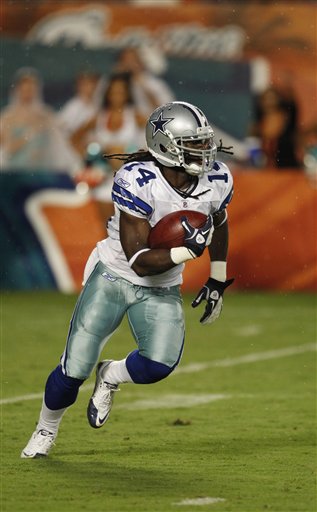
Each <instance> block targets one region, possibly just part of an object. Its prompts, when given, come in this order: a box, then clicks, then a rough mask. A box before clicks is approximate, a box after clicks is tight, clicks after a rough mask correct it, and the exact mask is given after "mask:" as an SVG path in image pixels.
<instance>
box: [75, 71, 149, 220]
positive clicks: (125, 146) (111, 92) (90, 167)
mask: <svg viewBox="0 0 317 512" xmlns="http://www.w3.org/2000/svg"><path fill="white" fill-rule="evenodd" d="M146 120H147V119H146V118H145V117H144V116H143V115H142V114H141V113H140V112H139V110H138V109H137V108H136V107H135V105H134V102H133V98H132V93H131V82H130V75H129V74H127V73H120V74H115V75H113V76H112V77H111V78H110V80H109V82H108V85H107V88H106V91H105V93H104V98H103V103H102V108H101V111H100V112H99V114H98V115H97V116H96V119H95V121H94V123H93V124H94V126H92V123H89V124H87V126H86V128H87V129H86V130H84V128H82V129H81V130H80V132H81V137H82V140H81V146H82V147H85V148H86V157H85V160H86V168H85V169H84V170H83V171H82V172H81V173H80V174H79V175H78V176H77V181H85V182H86V183H88V184H89V185H90V186H93V187H94V189H93V196H94V197H95V199H96V200H97V202H98V204H99V207H100V211H101V214H102V216H103V219H104V218H105V214H104V204H105V203H106V205H105V206H106V211H108V207H107V203H109V202H111V188H112V178H113V174H114V172H115V171H116V170H117V169H118V168H119V167H120V166H121V165H122V162H120V160H116V159H109V160H107V161H105V160H104V159H103V158H102V155H103V154H104V153H107V154H111V153H130V152H133V151H136V150H138V149H140V148H144V147H145V146H146V142H145V136H144V126H145V123H146ZM102 166H103V171H102V170H101V169H102ZM105 166H107V167H106V168H105Z"/></svg>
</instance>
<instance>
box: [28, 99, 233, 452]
mask: <svg viewBox="0 0 317 512" xmlns="http://www.w3.org/2000/svg"><path fill="white" fill-rule="evenodd" d="M146 139H147V145H148V149H147V150H146V151H143V150H142V151H139V152H138V153H135V154H133V155H121V156H120V155H119V157H121V158H123V159H124V163H123V165H122V167H121V168H120V169H119V171H118V172H117V173H116V175H115V177H114V183H113V192H112V198H113V202H114V206H115V213H114V215H113V217H112V218H111V220H110V221H109V223H108V238H106V239H105V240H102V241H100V242H99V243H98V244H97V247H96V248H95V249H94V250H93V252H92V254H91V255H90V257H89V259H88V262H87V264H86V268H85V272H84V287H83V290H82V292H81V294H80V296H79V299H78V302H77V305H76V307H75V310H74V313H73V317H72V320H71V323H70V329H69V333H68V338H67V343H66V348H65V351H64V354H63V356H62V358H61V362H60V364H59V365H58V366H57V367H56V368H55V369H54V370H53V371H52V373H51V374H50V375H49V377H48V380H47V383H46V387H45V394H44V399H43V403H42V409H41V413H40V417H39V421H38V424H37V428H36V431H35V432H34V433H33V434H32V437H31V439H30V441H29V443H28V444H27V446H26V447H25V448H24V449H23V451H22V454H21V457H22V458H35V457H40V456H45V455H47V454H48V453H49V450H50V449H51V447H52V445H53V443H54V440H55V438H56V436H57V431H58V427H59V424H60V421H61V419H62V416H63V414H64V413H65V411H66V409H67V408H68V407H69V406H70V405H72V404H73V403H74V402H75V400H76V397H77V394H78V390H79V387H80V386H81V384H82V383H83V382H84V381H85V379H87V378H88V377H89V376H90V374H91V372H92V371H93V369H94V367H95V366H96V364H97V363H98V360H99V356H100V353H101V351H102V349H103V348H104V346H105V344H106V342H107V341H108V340H109V338H110V337H111V335H112V334H113V333H114V331H115V330H116V329H117V327H118V326H119V324H120V323H121V321H122V319H123V317H124V315H125V314H127V316H128V319H129V323H130V326H131V330H132V333H133V336H134V338H135V341H136V345H137V348H136V349H135V350H133V351H132V352H130V353H129V354H128V355H127V357H125V358H124V359H122V360H121V361H113V360H105V361H101V362H99V363H98V364H97V369H96V384H95V388H94V391H93V394H92V396H91V398H90V400H89V404H88V409H87V416H88V421H89V423H90V425H91V426H92V427H94V428H100V427H102V426H103V425H104V424H105V422H106V421H107V420H108V418H109V413H110V410H111V406H112V402H113V398H114V394H115V392H116V391H117V390H118V386H119V384H121V383H127V382H130V383H137V384H149V383H153V382H157V381H160V380H161V379H164V378H166V377H167V376H168V375H169V374H170V373H171V372H172V371H173V370H174V369H175V368H176V366H177V365H178V363H179V361H180V358H181V355H182V350H183V343H184V318H183V310H182V300H181V295H180V284H181V282H182V271H183V267H184V263H185V262H186V261H188V260H192V259H195V258H199V257H200V256H201V255H202V253H203V251H204V249H205V248H206V246H209V252H210V257H211V271H210V277H209V279H208V280H207V282H206V283H205V285H204V287H203V288H202V289H201V290H200V291H199V292H198V295H197V297H196V298H195V300H194V301H193V303H192V305H193V307H197V306H199V305H200V304H201V303H203V304H205V308H204V311H203V313H202V316H201V319H200V322H201V323H202V324H206V323H210V322H213V321H214V320H216V318H218V316H219V314H220V312H221V308H222V300H223V293H224V291H225V289H226V288H227V286H229V285H230V284H231V283H232V281H233V280H232V279H230V280H227V276H226V259H227V250H228V224H227V212H226V207H227V205H228V203H229V202H230V200H231V197H232V192H233V185H232V176H231V174H230V171H229V169H228V167H227V166H226V165H225V164H224V163H222V162H219V161H216V160H215V158H216V151H217V147H216V144H215V142H214V132H213V129H212V128H211V126H210V125H209V123H208V121H207V118H206V116H205V115H204V114H203V112H202V111H201V110H200V109H199V108H197V107H195V106H193V105H191V104H189V103H185V102H172V103H168V104H166V105H163V106H161V107H159V108H158V109H156V110H155V111H154V112H153V113H152V115H151V116H150V118H149V120H148V122H147V126H146ZM110 156H115V157H118V155H110ZM184 209H185V210H186V209H188V210H196V211H198V212H201V213H204V214H205V215H206V216H207V221H206V223H205V225H204V226H203V227H202V228H200V229H198V228H194V227H193V226H191V225H190V224H189V222H188V220H187V218H186V216H184V217H183V218H182V225H183V228H184V233H185V241H184V245H183V247H176V248H172V249H150V248H149V246H148V236H149V232H150V230H151V227H153V226H155V224H156V223H157V222H158V221H159V220H160V219H162V218H163V217H164V216H165V215H167V214H169V213H171V212H175V211H178V210H184Z"/></svg>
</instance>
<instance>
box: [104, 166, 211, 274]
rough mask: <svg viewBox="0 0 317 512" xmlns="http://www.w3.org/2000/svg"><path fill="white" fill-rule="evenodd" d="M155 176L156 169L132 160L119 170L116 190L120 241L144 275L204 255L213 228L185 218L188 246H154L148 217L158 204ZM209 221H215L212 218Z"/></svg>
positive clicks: (133, 265)
mask: <svg viewBox="0 0 317 512" xmlns="http://www.w3.org/2000/svg"><path fill="white" fill-rule="evenodd" d="M155 179H156V174H155V172H153V170H150V169H149V168H147V167H146V166H145V165H144V164H141V163H139V162H132V163H131V164H126V165H124V166H123V167H122V168H121V169H120V170H119V171H118V172H117V174H116V176H115V180H114V184H113V189H112V199H113V201H114V203H115V204H116V206H117V208H118V209H119V210H120V217H119V236H120V242H121V245H122V248H123V251H124V253H125V255H126V258H127V260H128V262H129V265H130V267H131V268H132V269H133V270H134V272H135V273H136V274H138V275H139V276H140V277H145V276H150V275H155V274H161V273H163V272H166V271H167V270H170V269H171V268H173V267H174V266H175V265H178V264H180V263H183V262H185V261H188V260H191V259H193V258H196V257H198V256H200V255H201V254H202V253H203V250H204V249H205V247H206V245H207V238H208V233H209V231H210V228H211V225H210V226H209V227H208V229H207V231H206V230H205V231H206V233H204V230H203V228H201V229H199V230H197V229H196V228H193V227H192V226H190V224H188V222H187V221H186V219H184V221H183V222H182V224H183V227H184V230H185V241H184V247H175V248H173V249H150V248H149V246H148V237H149V233H150V229H151V226H150V224H149V222H148V218H149V216H150V215H151V213H152V211H153V208H154V204H153V196H152V193H151V188H150V186H149V184H150V183H151V182H152V181H153V180H155ZM208 222H211V218H210V219H209V221H208ZM201 233H202V234H201ZM198 235H199V236H198Z"/></svg>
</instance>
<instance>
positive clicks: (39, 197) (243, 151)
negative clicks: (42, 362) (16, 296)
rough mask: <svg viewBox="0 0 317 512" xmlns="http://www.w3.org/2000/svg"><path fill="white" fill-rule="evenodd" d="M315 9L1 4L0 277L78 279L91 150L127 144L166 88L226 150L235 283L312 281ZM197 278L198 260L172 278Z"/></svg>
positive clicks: (99, 233)
mask: <svg viewBox="0 0 317 512" xmlns="http://www.w3.org/2000/svg"><path fill="white" fill-rule="evenodd" d="M316 14H317V7H316V4H315V2H285V3H284V2H277V3H276V2H274V3H273V2H272V3H271V2H263V3H261V2H257V1H256V2H252V1H250V2H241V3H240V2H226V1H223V2H221V3H219V2H212V1H209V2H200V1H198V0H196V1H190V0H173V1H168V0H166V1H164V2H157V1H155V0H152V1H144V0H143V1H121V2H110V1H104V2H93V3H92V2H83V1H77V2H73V1H68V2H67V3H65V4H62V3H60V2H52V1H46V0H42V1H33V2H32V3H30V2H14V1H8V0H4V1H3V6H2V18H3V19H2V25H3V27H4V30H3V35H2V43H1V51H2V67H3V70H2V73H3V75H2V76H3V79H2V81H1V85H0V105H1V108H2V111H1V147H0V151H1V166H2V172H1V178H0V179H1V223H0V233H1V238H2V244H1V245H2V250H1V267H2V283H1V286H2V288H6V289H25V288H51V287H58V288H59V289H60V290H62V291H65V292H67V291H74V290H78V289H79V288H80V283H81V275H82V271H83V267H84V264H85V261H86V258H87V257H88V255H89V253H90V251H91V250H92V248H93V247H94V245H95V243H96V241H98V240H99V239H100V238H102V237H104V236H105V234H106V227H105V219H106V218H107V217H109V216H110V215H111V211H112V205H111V182H112V176H113V172H115V165H114V164H113V165H110V164H109V163H107V162H105V161H104V160H103V158H102V154H103V153H104V152H109V151H112V150H113V151H114V152H115V151H117V150H120V151H121V150H122V151H133V150H134V149H136V148H137V147H138V144H139V145H140V144H143V139H142V130H143V126H144V122H145V119H146V117H147V115H148V114H149V113H150V112H151V110H153V109H154V108H155V107H156V106H157V105H159V104H160V103H163V102H165V101H169V100H170V99H177V100H184V101H189V102H192V103H194V104H197V105H198V106H200V107H201V108H202V109H203V110H204V111H205V113H206V114H207V116H208V118H209V120H210V123H211V124H212V125H213V127H214V130H215V133H216V139H217V142H218V143H220V139H222V141H223V144H224V145H225V146H228V145H232V146H233V151H234V155H233V156H227V155H224V154H222V153H219V159H220V160H221V159H223V160H225V161H226V163H227V164H228V165H229V166H230V169H231V170H232V172H233V174H234V180H235V195H234V199H233V201H232V204H231V205H230V207H229V216H230V225H231V240H230V264H229V272H230V275H231V274H232V275H234V276H235V277H236V281H235V286H236V287H237V288H239V289H244V290H248V289H269V290H316V288H317V270H316V254H317V248H316V202H317V192H316V190H317V189H316V174H317V101H316ZM125 49H129V50H130V49H132V50H133V51H135V52H136V54H137V56H135V55H134V56H133V55H129V56H127V55H126V54H125V55H124V56H123V53H124V50H125ZM133 51H132V53H133ZM118 74H119V75H120V77H119V79H118ZM123 75H124V76H123ZM114 78H115V80H114ZM113 81H115V82H116V87H117V88H116V89H115V88H114V85H113ZM118 81H119V82H120V81H121V93H120V84H119V86H118ZM122 87H123V89H125V92H123V93H122ZM118 91H119V92H118ZM120 94H121V95H123V96H121V97H120V98H118V95H120ZM116 95H117V96H116ZM124 96H125V97H124ZM118 101H119V102H120V101H122V106H120V109H121V110H120V112H121V111H124V112H125V113H126V114H125V115H124V116H123V117H122V119H120V120H117V116H116V109H117V110H118V108H119V107H118V103H116V102H118ZM125 102H126V103H125ZM84 114H85V115H84ZM22 120H24V122H22ZM116 122H117V124H118V126H119V128H118V126H116ZM120 123H121V124H120ZM125 123H126V124H127V127H128V126H129V127H130V128H129V130H128V128H127V132H126V133H129V134H131V133H132V131H133V133H134V138H133V139H132V138H131V140H130V139H129V140H128V138H129V137H127V136H125V135H124V134H123V132H124V125H125ZM129 123H130V124H129ZM131 123H132V124H131ZM132 126H133V130H132V128H131V127H132ZM121 128H122V130H121ZM121 139H122V140H121ZM118 146H119V147H118ZM44 149H45V153H44ZM48 150H49V151H48ZM207 273H208V258H207V257H206V258H205V257H204V258H201V259H200V260H199V261H195V262H192V263H190V264H188V265H187V268H186V270H185V274H184V289H185V290H193V289H196V288H197V286H199V284H201V283H202V282H203V281H204V280H205V278H206V275H207Z"/></svg>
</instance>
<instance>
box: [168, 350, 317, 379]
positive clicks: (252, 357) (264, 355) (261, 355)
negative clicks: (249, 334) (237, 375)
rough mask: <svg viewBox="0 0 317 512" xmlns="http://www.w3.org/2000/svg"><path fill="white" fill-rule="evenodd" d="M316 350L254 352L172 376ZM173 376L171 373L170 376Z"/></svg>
mask: <svg viewBox="0 0 317 512" xmlns="http://www.w3.org/2000/svg"><path fill="white" fill-rule="evenodd" d="M316 350H317V343H306V344H305V345H297V346H294V347H287V348H280V349H277V350H267V351H266V352H255V353H253V354H246V355H245V356H240V357H234V358H228V359H218V360H215V361H210V362H209V363H193V364H188V365H186V366H183V367H182V366H181V367H179V368H176V370H175V372H174V374H178V373H194V372H200V371H202V370H207V369H208V368H217V367H222V368H225V367H228V366H236V365H239V364H246V363H257V362H258V361H267V360H268V359H278V358H279V357H288V356H295V355H297V354H304V353H305V352H315V351H316ZM171 375H173V373H172V374H171Z"/></svg>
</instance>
